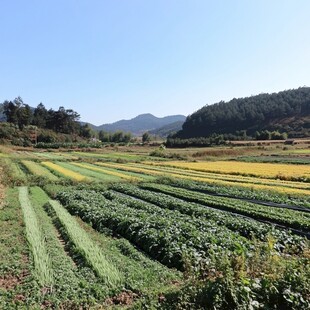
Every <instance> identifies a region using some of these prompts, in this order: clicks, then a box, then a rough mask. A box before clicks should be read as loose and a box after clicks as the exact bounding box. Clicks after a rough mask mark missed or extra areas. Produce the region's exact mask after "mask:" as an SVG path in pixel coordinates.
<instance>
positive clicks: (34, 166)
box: [21, 160, 58, 181]
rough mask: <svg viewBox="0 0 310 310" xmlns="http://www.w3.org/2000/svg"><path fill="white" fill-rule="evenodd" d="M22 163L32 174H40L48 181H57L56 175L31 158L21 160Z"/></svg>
mask: <svg viewBox="0 0 310 310" xmlns="http://www.w3.org/2000/svg"><path fill="white" fill-rule="evenodd" d="M21 162H22V164H23V165H24V166H25V167H26V168H27V169H28V171H29V172H31V173H32V174H34V175H37V176H42V177H45V178H47V179H49V180H50V181H57V180H58V177H57V176H56V175H54V174H53V173H51V172H50V171H49V170H48V169H46V168H44V167H42V166H41V165H40V164H38V163H36V162H34V161H31V160H22V161H21Z"/></svg>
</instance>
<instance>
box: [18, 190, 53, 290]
mask: <svg viewBox="0 0 310 310" xmlns="http://www.w3.org/2000/svg"><path fill="white" fill-rule="evenodd" d="M18 190H19V202H20V205H21V208H22V210H23V214H24V221H25V224H26V238H27V240H28V242H29V245H30V248H31V251H32V255H33V260H34V268H35V277H36V278H37V280H38V282H39V283H40V285H42V286H50V285H52V284H53V282H54V279H53V271H52V268H51V262H50V259H49V256H48V254H47V251H46V248H45V241H44V236H43V235H42V233H41V231H40V225H39V222H38V220H37V216H36V214H35V211H34V209H33V207H32V205H31V203H30V200H29V197H28V188H27V187H26V186H23V187H19V189H18Z"/></svg>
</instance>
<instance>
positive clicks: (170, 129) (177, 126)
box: [150, 121, 184, 138]
mask: <svg viewBox="0 0 310 310" xmlns="http://www.w3.org/2000/svg"><path fill="white" fill-rule="evenodd" d="M183 124H184V121H176V122H174V123H171V124H168V125H165V126H163V127H160V128H157V129H153V130H151V131H150V134H152V135H155V136H159V137H162V138H167V137H168V136H169V135H172V134H174V133H176V132H178V131H179V130H181V129H182V125H183Z"/></svg>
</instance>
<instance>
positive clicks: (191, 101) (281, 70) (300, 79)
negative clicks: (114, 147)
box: [0, 0, 310, 125]
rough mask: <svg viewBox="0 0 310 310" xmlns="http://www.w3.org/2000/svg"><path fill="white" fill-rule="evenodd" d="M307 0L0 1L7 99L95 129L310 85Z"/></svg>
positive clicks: (0, 54) (2, 93)
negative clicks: (69, 111)
mask: <svg viewBox="0 0 310 310" xmlns="http://www.w3.org/2000/svg"><path fill="white" fill-rule="evenodd" d="M309 12H310V1H308V0H304V1H302V0H295V1H294V0H291V1H286V0H281V1H278V0H271V1H270V0H268V1H265V0H260V1H249V0H243V1H238V0H229V1H228V0H227V1H224V0H222V1H216V0H214V1H207V0H187V1H184V0H109V1H107V0H44V1H42V0H27V1H26V0H19V1H17V0H0V14H1V17H0V40H1V41H0V42H1V45H0V102H3V101H4V100H6V99H9V100H10V99H14V98H15V97H17V96H21V97H22V98H23V100H24V102H25V103H28V104H30V105H31V106H36V105H37V104H39V103H40V102H43V104H44V105H45V106H46V107H47V108H53V109H58V107H59V106H64V107H65V108H73V109H74V110H76V111H77V112H79V113H80V115H81V120H84V121H89V122H92V123H94V124H96V125H99V124H102V123H108V122H113V121H116V120H119V119H129V118H132V117H134V116H136V115H138V114H141V113H153V114H154V115H156V116H165V115H171V114H185V115H188V114H191V113H192V112H194V111H195V110H197V109H199V108H201V107H202V106H203V105H205V104H212V103H215V102H218V101H220V100H230V99H232V98H234V97H245V96H250V95H254V94H259V93H262V92H275V91H280V90H284V89H291V88H297V87H299V86H304V85H307V86H310V35H309V33H310V18H309Z"/></svg>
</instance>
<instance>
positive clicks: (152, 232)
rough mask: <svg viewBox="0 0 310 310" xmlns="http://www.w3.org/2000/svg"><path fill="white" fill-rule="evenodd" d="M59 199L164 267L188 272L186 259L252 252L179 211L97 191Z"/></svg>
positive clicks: (220, 229) (223, 231)
mask: <svg viewBox="0 0 310 310" xmlns="http://www.w3.org/2000/svg"><path fill="white" fill-rule="evenodd" d="M57 198H58V199H59V200H60V201H61V202H62V203H63V204H64V205H65V207H66V208H67V209H68V210H69V211H70V212H71V213H73V214H77V215H79V216H80V217H81V218H82V219H83V220H84V221H86V222H89V223H92V225H93V227H94V228H95V229H97V230H99V231H105V229H106V228H109V229H111V230H112V231H113V232H114V233H118V234H120V235H122V236H123V237H125V238H126V239H128V240H130V241H131V242H133V243H135V244H136V245H137V246H139V247H140V248H141V249H143V250H144V251H145V252H147V253H148V254H149V255H151V256H152V257H154V258H156V259H157V260H159V261H161V262H162V263H164V264H166V265H168V266H171V267H177V268H179V269H183V268H184V263H185V256H191V257H192V256H196V257H197V256H198V257H200V256H208V253H209V251H216V252H218V253H220V252H221V250H223V249H230V250H231V251H234V250H235V249H236V248H240V247H242V248H244V249H245V250H246V249H247V248H249V246H250V243H249V242H248V241H247V240H246V239H245V238H243V237H241V236H240V235H238V234H235V233H233V232H231V231H229V230H228V229H227V228H225V227H220V226H217V225H215V224H214V223H212V222H210V223H209V225H207V223H206V222H205V223H200V221H199V220H197V219H191V218H190V217H189V216H187V215H182V214H181V213H179V212H176V211H170V210H165V209H162V208H159V207H157V208H156V207H155V206H153V205H145V204H144V205H141V204H140V205H139V204H134V207H133V205H132V204H130V203H128V206H127V205H126V203H125V202H122V203H118V202H117V201H116V202H113V201H109V200H107V199H104V197H103V196H102V194H100V193H97V192H95V191H87V190H80V191H67V192H61V193H59V194H58V195H57Z"/></svg>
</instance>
